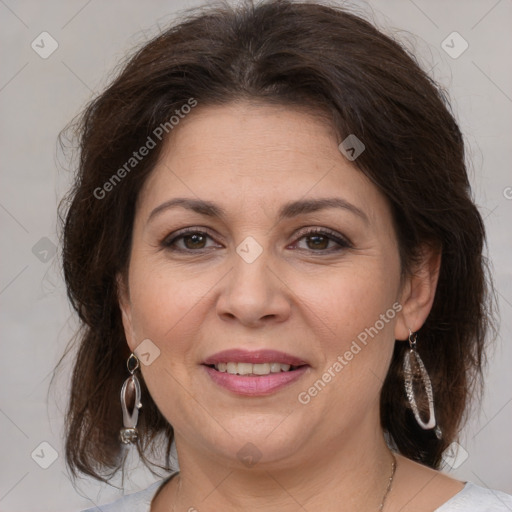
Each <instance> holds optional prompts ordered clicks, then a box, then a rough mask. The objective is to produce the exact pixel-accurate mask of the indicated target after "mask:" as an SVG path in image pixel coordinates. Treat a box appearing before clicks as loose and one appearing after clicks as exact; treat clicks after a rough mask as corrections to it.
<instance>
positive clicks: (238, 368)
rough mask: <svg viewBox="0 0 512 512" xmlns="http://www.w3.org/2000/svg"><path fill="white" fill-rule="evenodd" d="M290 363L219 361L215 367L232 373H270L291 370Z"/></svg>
mask: <svg viewBox="0 0 512 512" xmlns="http://www.w3.org/2000/svg"><path fill="white" fill-rule="evenodd" d="M290 368H291V366H290V365H289V364H281V363H257V364H252V363H219V364H216V365H215V369H216V370H218V371H219V372H223V373H225V372H227V373H230V374H232V375H269V374H270V373H280V372H287V371H289V370H290Z"/></svg>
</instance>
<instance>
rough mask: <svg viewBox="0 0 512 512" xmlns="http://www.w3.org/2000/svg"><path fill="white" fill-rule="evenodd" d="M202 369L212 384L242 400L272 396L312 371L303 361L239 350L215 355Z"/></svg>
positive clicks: (205, 362)
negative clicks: (244, 397) (242, 396)
mask: <svg viewBox="0 0 512 512" xmlns="http://www.w3.org/2000/svg"><path fill="white" fill-rule="evenodd" d="M202 366H203V367H204V368H205V370H206V373H207V374H208V375H209V377H210V379H211V380H212V381H213V382H214V383H215V384H217V385H218V386H220V387H222V388H224V389H227V390H228V391H230V392H232V393H235V394H237V395H245V396H262V395H269V394H272V393H275V392H277V391H278V390H280V389H281V388H283V387H285V386H287V385H288V384H291V383H292V382H295V381H296V380H297V379H299V378H300V377H302V376H303V375H304V374H305V373H306V372H307V371H308V369H310V368H311V367H310V365H309V364H308V363H307V362H306V361H304V360H302V359H300V358H299V357H296V356H292V355H290V354H286V353H284V352H278V351H275V350H260V351H256V352H249V351H246V350H238V349H233V350H226V351H223V352H219V353H217V354H214V355H213V356H210V357H209V358H207V359H206V360H205V361H204V362H203V363H202Z"/></svg>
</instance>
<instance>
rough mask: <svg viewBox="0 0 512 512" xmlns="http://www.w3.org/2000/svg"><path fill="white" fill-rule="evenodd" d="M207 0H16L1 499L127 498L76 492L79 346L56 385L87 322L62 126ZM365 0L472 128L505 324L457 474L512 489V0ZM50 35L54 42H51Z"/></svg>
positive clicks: (8, 50) (4, 80) (8, 8)
mask: <svg viewBox="0 0 512 512" xmlns="http://www.w3.org/2000/svg"><path fill="white" fill-rule="evenodd" d="M200 3H202V2H191V1H189V2H186V1H161V0H158V1H153V2H151V3H148V2H136V1H135V0H130V1H120V0H116V1H111V2H108V3H107V2H99V1H98V0H89V1H86V0H73V1H67V2H58V1H56V0H48V1H45V2H35V1H14V0H0V27H1V33H2V35H3V39H4V40H3V45H2V49H1V57H2V66H1V71H0V73H1V75H0V112H1V131H2V137H1V152H0V155H1V166H2V187H1V191H0V223H1V228H2V233H3V241H4V243H3V244H2V265H1V275H0V311H1V313H0V314H1V319H0V325H1V329H2V337H1V343H2V345H1V348H2V350H1V357H0V379H1V385H0V390H1V391H0V393H1V397H0V432H1V435H0V464H1V467H0V482H1V483H0V510H1V511H5V512H7V511H9V512H14V511H26V510H31V511H43V510H47V511H58V510H62V511H64V510H65V511H70V510H80V509H82V508H86V507H91V506H93V504H100V503H106V502H108V501H110V500H113V499H115V498H116V497H117V496H118V495H119V492H120V491H118V490H117V489H114V488H112V487H108V486H105V485H99V484H98V483H96V482H95V481H92V480H88V479H85V478H84V479H83V480H80V481H79V482H78V489H77V490H75V489H74V488H73V487H72V485H71V483H70V480H69V477H68V475H67V470H66V466H65V464H64V454H63V436H62V432H63V412H64V408H65V400H66V395H67V390H68V388H69V384H68V379H69V369H70V362H71V359H70V358H68V359H67V360H66V361H65V365H64V367H63V371H62V372H60V373H59V374H58V375H57V377H56V381H55V384H54V386H53V387H52V389H51V390H50V393H49V395H48V396H47V394H48V388H49V384H50V379H51V376H52V369H53V367H54V366H55V364H56V362H57V360H58V358H59V357H60V355H62V353H63V351H64V349H65V346H66V344H67V342H68V340H69V339H70V337H71V335H72V332H73V328H74V325H75V321H74V319H73V316H72V315H71V314H70V309H69V306H68V304H67V301H66V296H65V289H64V286H63V281H62V278H61V275H60V271H59V262H58V261H57V258H56V257H54V250H55V245H56V244H57V243H58V236H57V229H56V225H57V221H56V205H57V202H58V200H59V199H60V198H61V197H62V194H63V192H64V191H65V190H66V189H67V187H68V184H69V182H70V172H69V171H68V170H67V169H68V167H69V164H66V161H65V160H64V159H63V156H62V155H61V154H60V152H59V151H58V148H57V145H56V138H57V135H58V133H59V131H60V130H61V129H62V128H63V127H64V126H65V124H66V123H67V122H69V121H70V120H71V119H72V117H73V116H75V115H76V114H77V113H78V112H79V111H80V109H81V107H83V105H84V104H85V102H86V101H87V100H89V99H90V98H91V97H92V96H93V95H94V94H96V93H97V92H99V91H100V90H101V89H102V88H103V87H104V86H105V84H106V83H107V82H108V73H109V72H110V70H111V69H112V68H113V66H114V65H115V63H116V62H118V60H119V59H120V58H122V57H123V56H124V55H125V54H126V52H127V50H129V49H130V48H132V47H133V46H134V45H136V44H139V43H141V42H142V41H144V40H145V39H146V38H148V37H150V36H151V35H153V34H155V33H156V31H157V30H158V25H160V26H162V27H163V26H165V25H166V24H167V23H169V22H171V21H172V19H173V17H174V15H175V13H176V12H177V11H179V10H181V9H183V8H186V7H189V6H192V5H198V4H200ZM357 5H358V6H359V7H358V8H359V9H360V10H361V11H362V12H366V13H367V16H369V17H370V18H371V19H373V20H374V21H375V22H377V24H378V25H379V26H380V27H381V28H383V29H384V30H385V31H386V32H387V33H391V34H395V35H396V36H397V37H399V38H401V39H402V40H405V41H406V42H407V45H408V46H409V47H411V48H414V49H415V51H416V53H417V54H418V55H419V59H420V62H421V64H422V66H423V67H424V68H425V69H427V70H431V74H432V75H433V76H434V77H435V78H436V79H437V80H438V81H440V82H441V83H442V84H443V85H444V86H446V87H447V88H448V89H449V91H450V95H451V97H452V101H453V107H454V110H455V112H456V115H457V118H458V119H459V121H460V124H461V128H462V130H463V132H464V133H465V135H466V140H467V143H468V161H469V168H470V173H471V180H472V184H473V187H474V193H475V197H476V200H477V203H478V205H479V207H480V209H481V212H482V215H483V217H484V218H485V223H486V226H487V229H488V237H489V255H490V258H491V260H492V264H493V268H494V275H495V280H496V285H497V290H498V294H499V295H498V298H499V306H500V310H501V317H502V323H501V326H500V335H499V339H498V342H497V344H496V348H495V351H494V353H493V354H491V356H490V364H489V367H488V371H487V392H486V394H485V397H484V400H483V403H482V406H481V410H480V412H479V413H478V412H476V411H475V412H474V413H473V414H472V415H471V419H470V422H469V424H468V426H467V428H466V429H465V430H464V432H463V435H462V438H461V441H460V442H461V446H462V449H461V450H459V454H458V458H457V459H456V460H455V462H452V465H456V466H458V468H457V469H456V470H455V471H453V474H455V476H457V477H458V478H460V479H463V480H471V481H473V482H475V483H476V484H479V485H482V486H488V487H491V488H497V489H501V490H505V491H508V492H510V493H512V436H511V435H510V432H511V424H512V403H511V402H512V385H511V372H510V364H511V362H512V358H511V355H512V342H511V335H512V264H511V262H512V259H511V258H510V249H511V241H510V240H511V239H510V222H511V220H512V173H511V171H510V160H511V158H510V157H511V147H512V144H511V142H512V141H511V140H510V136H511V133H512V116H511V114H512V70H511V67H510V54H511V49H512V32H511V30H510V27H511V26H512V1H511V0H498V1H497V0H481V1H462V0H459V1H455V0H451V1H446V0H444V1H441V0H438V1H431V2H428V1H426V0H414V1H413V0H393V1H389V0H388V1H384V0H379V1H371V2H370V5H371V7H369V6H368V4H366V3H362V2H357ZM43 31H47V32H48V33H50V34H51V36H52V37H53V38H54V39H55V40H56V41H57V43H58V48H57V50H56V51H55V52H54V53H53V54H52V55H50V56H49V57H48V58H47V59H43V58H41V57H40V55H39V54H38V53H36V51H34V50H33V49H32V47H31V43H32V41H34V40H35V41H36V43H37V42H38V41H39V45H40V46H42V45H41V43H40V39H41V38H40V37H38V36H39V34H41V33H42V32H43ZM454 31H457V32H458V33H459V34H461V36H462V37H463V38H464V40H466V41H467V42H468V44H469V48H468V49H467V50H466V51H465V52H464V53H462V54H461V55H460V56H458V58H452V57H451V56H450V55H448V53H446V51H445V50H444V49H443V47H442V41H443V40H445V39H446V38H447V36H449V35H450V34H451V33H452V32H454ZM452 39H453V37H452V38H451V39H450V38H449V39H448V40H447V43H446V44H449V45H450V46H453V48H452V49H451V50H450V51H452V53H453V52H456V51H459V50H460V49H461V48H462V46H461V45H462V44H463V42H462V41H461V40H460V39H457V38H455V39H453V42H452ZM45 41H46V42H45V45H44V46H45V49H46V50H48V49H49V48H50V42H49V40H48V39H45ZM42 50H43V49H42V48H40V51H42ZM66 166H67V167H66ZM117 406H118V404H113V407H117ZM41 443H48V444H49V445H48V444H43V445H41ZM55 457H56V459H55ZM465 457H467V458H465ZM54 459H55V460H54ZM135 463H136V461H133V464H134V465H135ZM41 466H49V467H48V468H47V469H44V468H43V467H41ZM449 469H450V468H449V467H448V466H447V467H446V470H449ZM154 480H156V477H154V476H152V475H151V474H150V473H148V472H147V471H143V470H140V469H139V470H134V471H132V472H131V474H130V478H129V480H127V481H125V489H126V491H127V492H131V491H135V490H138V489H140V488H143V487H146V486H147V485H149V484H150V483H151V482H153V481H154ZM114 483H116V484H120V480H114ZM77 491H78V493H77Z"/></svg>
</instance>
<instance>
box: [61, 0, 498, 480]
mask: <svg viewBox="0 0 512 512" xmlns="http://www.w3.org/2000/svg"><path fill="white" fill-rule="evenodd" d="M190 98H194V99H195V100H196V101H197V103H198V106H197V107H196V108H197V109H200V108H201V106H202V105H223V104H228V103H230V102H233V101H238V100H249V101H251V100H255V101H262V102H266V103H269V104H278V105H285V106H290V108H307V109H309V110H310V111H314V112H318V113H322V115H324V116H326V117H327V120H326V122H327V121H328V122H331V123H333V125H334V126H335V128H336V131H337V133H338V135H339V141H340V142H341V141H342V140H344V139H345V137H347V136H348V135H349V134H357V137H358V138H360V139H361V140H362V141H364V144H365V145H366V148H367V149H366V151H364V152H363V153H362V154H361V155H360V156H359V157H358V158H357V160H356V161H354V162H353V164H354V165H355V166H356V168H358V169H359V170H360V171H361V172H362V173H364V174H365V175H366V176H368V177H369V178H370V179H371V180H372V182H373V183H374V184H375V185H376V186H377V187H378V188H379V190H380V191H381V193H382V194H383V195H384V196H385V197H386V198H387V200H388V201H389V204H390V205H391V208H392V212H393V219H394V223H395V228H396V232H397V238H398V243H399V251H400V256H401V264H402V271H403V272H404V273H407V272H408V271H410V269H411V268H412V267H413V264H414V261H415V258H416V257H417V256H418V251H419V250H420V249H421V247H422V246H424V244H435V245H436V246H438V247H440V248H441V250H442V263H441V268H440V276H439V281H438V286H437V292H436V296H435V300H434V304H433V307H432V310H431V312H430V315H429V316H428V318H427V320H426V322H425V324H424V326H423V327H422V329H421V330H420V333H419V342H418V347H419V348H418V349H419V352H420V355H421V357H422V359H423V361H424V363H425V366H426V367H427V370H428V372H429V374H430V377H431V380H432V385H433V389H434V396H435V400H436V415H437V418H438V423H439V425H440V427H441V429H442V430H443V433H444V435H443V437H442V439H437V437H436V436H435V435H433V433H432V432H430V431H424V430H422V429H421V428H420V427H419V426H418V425H417V423H416V421H415V420H414V417H413V415H412V412H411V410H410V407H409V404H408V402H407V399H406V396H405V392H404V386H403V375H402V359H403V355H404V351H405V350H406V349H407V344H406V343H403V342H399V343H395V349H394V354H393V358H392V362H391V365H390V368H389V372H388V374H387V377H386V380H385V382H384V384H383V389H382V394H381V422H382V427H383V430H384V431H385V432H386V433H387V434H388V435H389V437H390V438H391V439H392V441H393V442H394V444H395V445H396V448H397V449H398V450H399V452H400V453H402V454H403V455H405V456H407V457H409V458H411V459H413V460H416V461H419V462H422V463H424V464H426V465H428V466H430V467H433V468H437V467H438V466H439V464H440V460H441V455H442V452H443V451H444V450H445V448H446V447H447V446H448V445H449V444H450V443H451V442H452V441H453V440H454V439H456V437H457V435H458V432H459V429H460V428H461V425H462V424H463V420H464V419H465V411H467V410H468V405H469V403H470V399H471V397H472V396H473V395H475V394H478V391H479V390H480V388H481V378H480V377H481V374H482V365H483V363H484V354H485V352H484V348H485V345H486V339H487V332H488V330H489V327H490V326H492V315H491V308H490V304H491V297H492V295H491V293H489V290H491V287H490V279H489V278H488V272H487V270H486V268H487V267H486V260H485V258H484V256H483V250H484V243H485V232H484V225H483V221H482V218H481V216H480V214H479V212H478V210H477V207H476V206H475V203H474V201H473V199H472V196H471V189H470V184H469V180H468V175H467V170H466V166H465V156H464V142H463V137H462V135H461V132H460V130H459V127H458V125H457V122H456V121H455V119H454V116H453V114H452V113H451V109H450V106H449V102H448V99H447V95H446V93H445V92H444V91H443V89H442V88H441V87H439V86H438V85H436V83H434V82H433V80H432V79H431V78H430V77H429V76H428V75H427V73H425V72H424V71H423V70H422V69H421V67H420V66H419V65H418V63H417V61H416V59H415V58H414V57H413V56H412V55H411V54H410V53H409V52H408V51H407V50H406V49H404V47H402V45H401V44H400V43H398V42H396V41H395V40H394V39H392V38H391V37H389V36H387V35H385V34H383V33H382V32H381V31H379V30H377V29H376V28H375V27H374V26H373V25H372V24H371V23H370V22H368V21H366V20H364V19H362V18H361V17H359V16H357V15H355V14H352V13H350V12H348V11H347V10H345V9H342V8H339V7H331V6H327V5H323V4H318V3H315V2H305V3H295V2H293V1H289V0H278V1H265V2H262V3H258V4H256V5H254V4H253V3H252V2H247V3H246V4H245V5H243V6H241V7H237V8H234V7H230V6H228V5H220V6H219V5H214V6H211V5H210V6H207V7H202V8H200V9H199V10H194V11H192V12H188V13H187V15H186V17H184V18H183V19H181V20H180V21H179V23H176V24H174V25H172V26H171V27H169V28H167V29H166V30H165V31H163V32H161V33H160V34H159V35H158V36H156V37H155V38H154V39H152V40H151V41H149V42H148V43H146V44H144V45H143V46H142V47H141V48H140V49H138V51H136V53H134V54H133V55H132V56H131V57H130V58H129V59H128V60H127V61H126V62H124V63H123V65H122V67H121V68H120V70H119V71H118V73H117V76H116V77H115V78H114V79H113V80H112V82H111V83H110V85H108V87H107V88H106V90H105V91H104V92H102V93H101V94H100V95H99V96H97V97H96V98H94V99H93V100H92V101H91V102H90V103H89V104H88V105H87V107H86V108H85V110H84V111H83V113H82V114H81V116H80V117H79V118H78V120H77V121H76V122H75V123H74V124H73V125H71V126H70V127H68V128H73V129H74V132H73V133H74V135H75V136H76V137H77V138H78V143H79V149H80V157H79V161H78V166H77V169H76V177H75V181H74V185H73V187H72V189H71V190H70V192H69V193H68V195H67V196H66V198H65V199H64V200H63V202H62V203H61V206H60V208H59V211H60V218H61V221H62V263H63V270H64V277H65V281H66V285H67V291H68V296H69V299H70V301H71V303H72V305H73V307H74V309H75V310H76V312H77V313H78V316H79V319H80V323H81V328H80V331H79V332H78V333H77V337H76V340H77V342H78V348H77V352H76V358H75V361H74V368H73V373H72V380H71V392H70V399H69V403H68V408H67V411H66V461H67V464H68V466H69V467H70V468H71V470H72V473H73V475H75V476H76V472H77V471H80V472H82V473H85V474H88V475H90V476H93V477H94V478H97V479H99V480H102V481H106V480H105V479H104V478H103V475H102V472H103V471H105V470H111V471H112V472H111V473H110V475H112V474H113V473H115V472H116V471H117V470H118V469H120V468H121V467H124V459H123V457H122V455H123V450H122V448H123V446H122V444H121V442H120V440H119V437H118V433H119V429H120V428H121V427H122V414H121V407H120V404H119V394H120V389H121V386H122V384H123V381H124V379H126V377H127V371H126V360H127V358H128V356H129V354H130V350H129V348H128V344H127V342H126V338H125V334H124V330H123V326H122V322H121V314H120V309H119V304H118V289H117V282H116V276H117V275H118V274H119V273H124V272H126V270H127V265H128V261H129V254H130V241H131V234H132V227H133V220H134V212H135V204H136V201H137V197H138V193H139V191H140V190H141V188H142V186H143V184H144V183H145V180H147V178H148V176H149V175H150V173H151V172H152V170H153V168H154V166H155V163H156V161H157V160H158V157H159V155H160V152H161V148H162V142H163V141H164V140H165V139H162V142H160V143H158V144H157V145H156V147H155V148H154V149H152V151H151V152H150V153H149V154H148V155H147V156H146V157H145V158H144V159H143V160H141V161H140V162H138V163H137V166H136V168H134V169H133V170H132V171H131V172H129V173H126V175H125V176H124V177H123V179H122V180H120V181H119V182H118V183H117V182H116V184H115V187H113V188H114V190H112V191H110V192H109V193H108V194H104V197H102V198H98V195H99V194H98V188H99V187H100V188H101V187H102V186H103V185H104V184H105V183H107V182H108V181H109V179H111V177H112V176H113V174H114V173H116V172H117V170H118V169H120V168H122V166H123V165H124V164H125V163H126V162H127V160H128V159H129V158H130V157H131V156H132V154H133V151H134V150H136V149H138V148H139V147H141V146H143V145H144V143H145V142H146V141H147V139H148V137H149V136H151V134H153V133H154V130H155V129H156V128H157V127H158V126H160V125H162V124H163V123H166V122H168V120H169V118H170V116H171V115H173V113H174V112H175V111H176V110H179V109H180V108H181V107H182V105H184V104H186V103H187V102H188V101H189V100H190ZM141 384H142V402H143V403H144V407H143V409H142V410H141V414H140V416H139V425H138V428H139V431H140V433H141V434H140V438H139V440H138V442H137V449H138V452H139V455H140V456H141V458H142V460H143V461H144V463H145V464H146V465H147V463H148V462H149V461H148V459H147V458H146V454H147V453H148V451H149V449H150V448H152V449H153V448H154V447H155V446H160V444H159V443H161V440H158V437H159V435H160V434H161V435H162V436H163V437H164V438H165V441H166V442H167V446H166V451H165V453H166V462H165V465H164V466H163V467H164V468H165V469H170V468H169V453H170V449H171V443H172V440H173V429H172V426H171V425H170V424H169V423H168V422H167V420H166V419H165V418H164V417H163V416H162V414H161V413H160V411H159V410H158V408H157V407H156V405H155V403H154V402H153V400H152V398H151V396H150V395H149V392H148V390H147V388H146V386H145V385H144V382H142V383H141ZM151 464H153V463H151ZM148 467H149V466H148ZM159 467H162V466H159Z"/></svg>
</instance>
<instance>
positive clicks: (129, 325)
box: [116, 274, 137, 352]
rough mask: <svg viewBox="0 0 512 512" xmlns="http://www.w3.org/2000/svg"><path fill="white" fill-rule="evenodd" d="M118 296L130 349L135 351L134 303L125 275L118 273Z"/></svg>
mask: <svg viewBox="0 0 512 512" xmlns="http://www.w3.org/2000/svg"><path fill="white" fill-rule="evenodd" d="M116 281H117V298H118V301H119V309H120V310H121V316H122V320H123V327H124V334H125V336H126V341H127V342H128V346H129V347H130V350H131V351H132V352H133V351H134V350H135V347H136V346H137V343H136V336H135V331H134V329H133V320H132V304H131V301H130V291H129V289H128V283H127V282H126V279H125V277H124V276H123V275H121V274H117V276H116Z"/></svg>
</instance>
